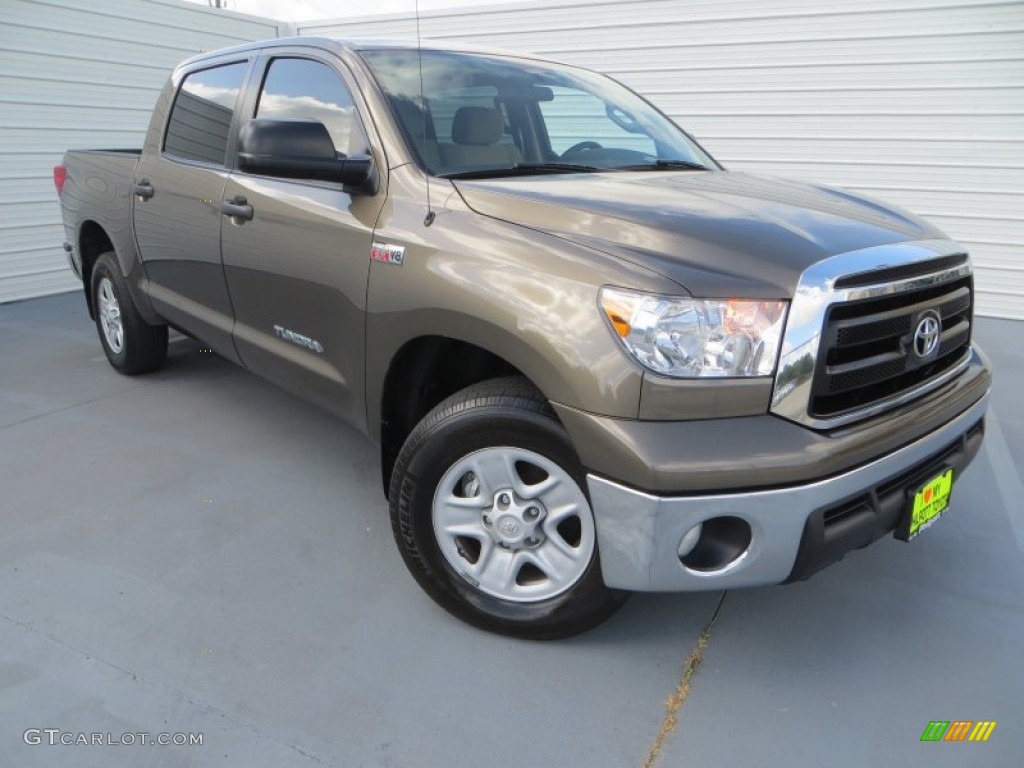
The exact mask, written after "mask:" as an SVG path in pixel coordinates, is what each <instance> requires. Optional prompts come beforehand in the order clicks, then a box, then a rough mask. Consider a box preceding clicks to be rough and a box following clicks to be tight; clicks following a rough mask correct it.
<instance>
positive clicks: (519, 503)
mask: <svg viewBox="0 0 1024 768" xmlns="http://www.w3.org/2000/svg"><path fill="white" fill-rule="evenodd" d="M389 497H390V502H391V526H392V530H393V532H394V535H395V540H396V541H397V543H398V547H399V549H400V550H401V553H402V557H403V559H404V560H405V563H406V565H407V566H408V568H409V570H410V571H411V572H412V574H413V576H414V577H415V578H416V580H417V581H418V582H419V584H420V586H421V587H422V588H423V589H424V590H425V591H426V592H427V593H428V594H429V595H430V596H431V597H432V598H433V599H434V600H435V601H436V602H437V603H438V604H439V605H441V606H442V607H443V608H445V609H446V610H447V611H449V612H450V613H452V614H454V615H455V616H457V617H458V618H460V619H462V620H464V621H466V622H468V623H470V624H473V625H475V626H477V627H480V628H482V629H486V630H489V631H492V632H498V633H501V634H506V635H512V636H516V637H525V638H532V639H555V638H560V637H568V636H570V635H574V634H578V633H580V632H584V631H586V630H588V629H590V628H591V627H594V626H596V625H597V624H599V623H601V622H602V621H604V620H605V619H607V618H608V617H609V616H611V615H612V613H614V612H615V610H616V609H617V608H618V607H619V606H620V605H621V604H622V603H623V602H624V600H625V598H626V597H627V593H624V592H620V591H617V590H611V589H608V588H607V587H605V585H604V582H603V581H602V579H601V568H600V562H599V558H598V551H597V535H596V531H595V527H594V516H593V513H592V511H591V508H590V501H589V499H588V497H587V493H586V483H585V480H584V473H583V470H582V467H581V466H580V464H579V460H578V459H577V457H576V453H575V451H574V450H573V448H572V445H571V443H570V441H569V437H568V435H567V434H566V433H565V430H564V429H563V428H562V426H561V424H559V422H558V421H557V419H556V418H555V416H554V413H553V411H552V410H551V407H550V405H548V403H547V402H546V401H545V400H544V398H543V396H541V394H540V393H539V392H537V390H536V389H535V388H533V387H532V386H531V385H530V384H529V382H527V381H525V380H524V379H521V378H504V379H495V380H492V381H487V382H483V383H481V384H476V385H474V386H471V387H468V388H467V389H464V390H462V391H461V392H458V393H457V394H455V395H453V396H452V397H450V398H448V399H447V400H445V401H444V402H442V403H441V404H440V405H438V406H437V407H436V408H434V409H433V410H432V411H431V412H430V413H428V414H427V416H425V417H424V418H423V420H422V421H421V422H420V423H419V424H418V425H417V427H416V428H415V429H414V430H413V432H412V434H411V435H410V436H409V438H408V440H406V442H405V445H404V446H403V447H402V451H401V453H400V454H399V456H398V460H397V462H396V464H395V471H394V474H393V476H392V478H391V488H390V493H389Z"/></svg>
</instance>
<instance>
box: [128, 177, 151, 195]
mask: <svg viewBox="0 0 1024 768" xmlns="http://www.w3.org/2000/svg"><path fill="white" fill-rule="evenodd" d="M132 192H134V193H135V196H136V197H137V198H139V200H149V198H151V197H152V196H153V185H152V184H150V183H149V179H140V180H139V183H138V184H133V185H132Z"/></svg>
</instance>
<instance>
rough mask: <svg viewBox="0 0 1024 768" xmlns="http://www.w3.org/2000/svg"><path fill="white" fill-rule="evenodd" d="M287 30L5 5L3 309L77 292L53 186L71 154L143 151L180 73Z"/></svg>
mask: <svg viewBox="0 0 1024 768" xmlns="http://www.w3.org/2000/svg"><path fill="white" fill-rule="evenodd" d="M283 27H284V25H279V24H278V22H275V21H270V20H266V19H259V18H256V17H252V16H243V15H241V14H236V13H226V12H224V11H213V10H211V9H209V8H206V7H203V6H199V5H194V4H192V3H184V2H179V1H177V0H102V2H97V1H96V0H2V2H0V303H2V302H4V301H12V300H15V299H24V298H29V297H31V296H42V295H46V294H51V293H59V292H60V291H64V290H69V289H74V288H77V287H78V286H79V285H80V284H79V283H78V281H77V280H76V279H75V278H74V275H73V274H72V273H71V270H70V269H68V266H67V259H66V257H65V255H64V252H63V251H62V250H61V243H63V242H64V231H63V229H62V227H61V223H60V207H59V205H58V204H57V200H56V195H55V192H54V188H53V176H52V168H53V166H54V165H55V164H57V163H59V162H60V159H61V156H62V155H63V153H64V150H65V149H68V148H89V147H141V146H142V140H143V137H144V136H145V132H146V128H147V126H148V125H149V116H150V112H151V110H152V108H153V104H154V103H155V102H156V97H157V94H158V93H159V91H160V88H161V87H162V86H163V84H164V82H165V80H166V79H167V76H168V74H169V73H170V71H171V69H172V68H173V67H174V65H175V64H177V63H178V62H179V61H181V60H182V59H185V58H187V57H189V56H192V55H194V54H195V53H197V52H198V51H200V50H201V49H212V48H222V47H225V46H229V45H238V44H239V43H243V42H247V41H250V40H260V39H264V38H268V37H277V36H278V35H279V28H283ZM289 31H290V29H283V32H284V33H288V32H289Z"/></svg>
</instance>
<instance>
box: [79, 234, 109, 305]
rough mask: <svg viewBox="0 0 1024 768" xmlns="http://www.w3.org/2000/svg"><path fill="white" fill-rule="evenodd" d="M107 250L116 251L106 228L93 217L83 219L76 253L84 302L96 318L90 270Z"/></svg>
mask: <svg viewBox="0 0 1024 768" xmlns="http://www.w3.org/2000/svg"><path fill="white" fill-rule="evenodd" d="M107 251H114V252H115V253H116V252H117V251H116V249H115V248H114V242H113V240H111V239H110V235H108V234H107V230H106V229H104V228H103V225H102V224H100V223H99V222H97V221H95V220H93V219H86V220H85V221H83V222H82V224H81V226H79V228H78V253H79V255H80V256H81V258H82V285H83V286H84V288H85V304H86V306H87V307H88V308H89V316H90V317H91V318H93V319H95V318H96V309H95V307H94V306H93V301H92V270H93V267H94V266H95V265H96V260H97V259H98V258H99V257H100V254H102V253H106V252H107Z"/></svg>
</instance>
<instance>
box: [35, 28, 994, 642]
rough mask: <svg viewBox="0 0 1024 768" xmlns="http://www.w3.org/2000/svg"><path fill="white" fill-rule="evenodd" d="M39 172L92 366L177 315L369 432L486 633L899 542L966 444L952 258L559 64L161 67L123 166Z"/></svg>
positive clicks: (438, 560)
mask: <svg viewBox="0 0 1024 768" xmlns="http://www.w3.org/2000/svg"><path fill="white" fill-rule="evenodd" d="M54 180H55V184H56V187H57V191H58V194H59V196H60V202H61V207H62V211H63V218H64V228H65V232H66V240H67V242H66V243H65V246H64V247H65V250H66V251H67V252H68V255H69V260H70V262H71V266H72V268H73V269H74V271H75V272H76V273H77V274H78V275H79V276H80V277H81V279H82V281H83V284H84V288H85V299H86V302H87V305H88V308H89V312H90V314H91V316H92V318H93V319H94V320H95V323H96V327H97V329H98V332H99V339H100V343H101V344H102V346H103V350H104V352H105V353H106V356H107V358H108V359H109V361H110V363H111V365H112V366H113V367H114V368H115V369H117V370H118V371H120V372H121V373H122V374H126V375H135V374H143V373H147V372H150V371H153V370H155V369H157V368H158V367H159V366H160V365H161V363H162V362H163V361H164V359H165V356H166V354H167V341H168V329H169V328H173V329H176V330H177V331H179V332H181V333H183V334H186V335H187V336H190V337H193V338H195V339H197V340H199V341H201V343H202V344H203V345H204V346H206V347H210V348H212V349H213V350H214V351H216V352H217V353H219V354H220V355H221V356H223V357H225V358H227V359H228V360H231V361H233V362H235V363H237V364H239V365H241V366H243V367H245V368H247V369H249V370H251V371H253V372H254V373H256V374H259V375H260V376H263V377H265V378H266V379H268V380H270V381H272V382H275V383H277V384H278V385H280V386H281V387H283V388H284V389H287V390H289V391H291V392H293V393H295V394H296V395H299V396H301V397H303V398H305V399H307V400H309V401H311V402H313V403H315V404H317V405H319V406H322V407H323V408H325V409H327V410H328V411H330V412H332V413H334V414H336V415H337V416H338V417H340V418H341V419H342V420H344V421H345V422H347V423H348V424H350V425H351V426H352V427H354V428H355V429H357V430H360V431H361V432H363V433H365V434H366V435H367V436H368V438H369V439H370V440H371V441H373V443H374V444H376V445H377V446H379V452H380V453H379V456H380V466H381V470H382V475H383V489H384V494H385V496H386V498H387V499H388V502H389V508H390V518H391V525H392V528H393V531H394V537H395V541H396V543H397V545H398V549H399V551H400V552H401V555H402V557H403V559H404V561H405V564H406V565H407V566H408V569H409V571H410V572H411V573H412V575H413V576H414V577H415V579H416V581H417V582H418V583H419V584H420V586H421V587H422V588H423V589H424V590H425V591H426V592H427V594H429V595H430V596H431V597H432V598H433V599H434V600H435V601H436V602H437V603H438V604H440V605H441V606H442V607H444V608H445V609H446V610H448V611H449V612H451V613H452V614H454V615H455V616H457V617H459V618H461V619H463V620H465V621H467V622H469V623H471V624H473V625H476V626H478V627H482V628H484V629H487V630H490V631H495V632H501V633H506V634H509V635H515V636H520V637H527V638H538V639H540V638H557V637H565V636H568V635H571V634H574V633H578V632H582V631H584V630H586V629H588V628H590V627H593V626H595V625H596V624H598V623H599V622H601V621H603V620H604V619H606V618H607V617H608V616H610V615H611V614H612V613H613V612H614V611H615V609H616V608H618V607H619V606H620V605H621V604H622V602H623V601H624V599H625V598H626V596H627V595H628V594H629V593H630V592H633V591H687V590H722V589H732V588H736V587H749V586H755V585H769V584H780V583H786V582H792V581H795V580H799V579H805V578H807V577H808V576H810V575H811V574H812V573H814V572H816V571H818V570H819V569H821V568H823V567H825V566H827V565H829V564H831V563H834V562H836V561H838V560H839V559H840V558H842V557H843V556H844V555H845V554H846V553H847V552H849V551H850V550H853V549H857V548H860V547H864V546H866V545H868V544H870V543H871V542H873V541H876V540H877V539H879V538H881V537H884V536H888V535H893V536H895V537H896V538H898V539H901V540H905V541H911V540H913V539H915V538H916V537H917V536H918V534H920V533H922V532H923V531H924V530H925V529H926V528H927V527H929V526H930V525H932V524H933V523H934V522H935V521H936V520H938V519H939V517H940V515H942V514H943V513H944V512H946V511H947V509H948V508H949V504H950V499H951V496H952V495H955V492H954V488H955V486H956V485H958V484H959V481H960V476H961V473H962V472H963V471H964V469H965V468H966V467H967V465H968V464H969V463H970V462H971V460H972V459H973V458H974V456H975V455H976V454H977V452H978V449H979V447H980V444H981V441H982V436H983V431H984V415H985V411H986V407H987V401H988V393H989V388H990V374H989V371H988V368H987V363H986V360H985V358H984V357H983V355H982V353H981V352H980V351H979V350H978V348H977V347H976V346H975V345H974V344H973V342H972V317H973V304H974V287H973V278H972V269H971V261H970V257H969V255H968V253H967V252H966V251H965V249H964V248H963V247H962V246H961V245H959V244H957V243H956V242H954V241H952V240H950V239H948V238H947V237H946V236H945V235H944V234H943V233H942V232H940V231H939V230H938V229H936V228H935V227H934V226H932V225H931V224H929V223H927V222H925V221H922V220H921V219H919V218H917V217H916V216H914V215H912V214H910V213H907V212H905V211H902V210H900V209H898V208H895V207H893V206H890V205H887V204H885V203H881V202H878V201H876V200H871V199H868V198H864V197H862V196H860V195H857V194H852V193H850V192H846V191H843V190H841V189H835V188H831V187H825V186H819V185H816V184H807V183H797V182H794V181H787V180H784V179H778V178H764V177H759V176H753V175H749V174H746V173H740V172H730V171H728V170H726V169H725V168H724V167H723V166H722V165H721V164H720V163H718V162H717V161H716V160H715V159H714V158H713V157H712V156H711V155H710V154H708V152H707V151H706V150H704V149H703V148H702V147H701V146H700V145H699V144H698V143H697V142H696V141H695V140H694V139H693V138H692V137H691V136H690V135H689V134H687V133H686V132H685V131H684V130H682V129H681V128H679V127H678V126H677V125H676V124H675V123H674V122H673V121H672V120H671V119H669V118H668V117H666V116H665V115H664V114H663V113H662V112H660V111H659V110H658V109H657V108H656V107H655V106H654V105H652V104H651V103H650V102H648V101H647V100H645V99H644V98H643V97H641V96H639V95H637V94H636V93H634V92H632V91H631V90H630V89H628V88H626V87H625V86H623V85H622V84H620V83H618V82H617V81H615V80H613V79H610V78H608V77H605V76H603V75H600V74H597V73H594V72H591V71H588V70H585V69H581V68H579V67H575V66H569V65H566V64H559V63H554V62H551V61H546V60H543V59H540V58H536V57H533V56H529V55H513V54H507V53H494V52H488V51H483V50H476V49H468V48H466V47H464V46H459V45H448V46H446V45H441V44H430V45H418V44H416V43H410V42H407V41H373V42H365V43H361V42H358V41H342V40H335V39H330V38H314V37H299V38H286V39H278V40H272V41H267V42H260V43H255V44H249V45H242V46H238V47H234V48H228V49H224V50H219V51H215V52H212V53H206V54H202V55H199V56H195V57H193V58H191V59H189V60H187V61H185V62H183V63H182V64H181V65H180V66H178V67H177V68H176V69H175V70H174V72H173V74H171V76H170V80H169V81H168V82H167V84H166V86H165V87H164V89H163V91H162V93H161V94H160V96H159V99H158V101H157V104H156V107H155V109H154V110H153V115H152V120H151V122H150V126H149V131H148V133H147V135H146V138H145V143H144V145H143V147H142V149H141V151H140V150H80V151H70V152H68V153H67V155H66V156H65V158H64V161H63V164H62V165H59V166H57V167H56V168H55V169H54ZM338 505H339V507H343V506H344V502H343V500H340V499H339V501H338ZM969 512H970V510H969V509H961V510H959V512H958V514H969ZM925 538H926V540H927V536H926V537H925ZM915 546H928V544H927V541H925V543H923V544H915ZM893 557H898V554H897V551H896V550H893Z"/></svg>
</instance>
